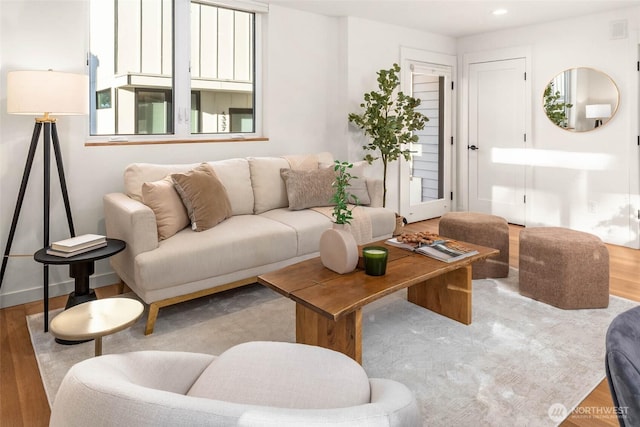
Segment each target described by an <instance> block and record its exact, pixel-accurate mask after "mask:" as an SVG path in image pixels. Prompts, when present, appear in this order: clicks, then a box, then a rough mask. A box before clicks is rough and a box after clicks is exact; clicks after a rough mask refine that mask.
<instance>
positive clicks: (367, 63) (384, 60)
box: [342, 18, 456, 212]
mask: <svg viewBox="0 0 640 427" xmlns="http://www.w3.org/2000/svg"><path fill="white" fill-rule="evenodd" d="M342 24H343V25H344V26H345V28H346V30H345V33H346V46H347V48H346V51H345V52H344V53H345V55H346V59H345V61H344V66H345V67H346V76H347V95H348V100H347V104H346V105H347V109H348V112H347V113H349V112H354V113H355V112H361V110H362V109H361V108H360V103H361V102H362V101H363V96H364V94H365V93H366V92H370V91H372V90H377V89H378V84H377V81H376V79H377V75H376V72H377V71H378V70H381V69H383V68H384V69H389V68H391V66H392V65H393V64H394V63H397V64H400V47H408V48H414V49H421V50H425V51H428V52H437V53H444V54H448V55H455V54H456V41H455V39H453V38H451V37H446V36H441V35H438V34H432V33H426V32H421V31H416V30H409V29H405V28H401V27H397V26H393V25H386V24H381V23H378V22H373V21H368V20H364V19H359V18H346V19H344V20H343V21H342ZM345 117H346V114H345ZM348 137H349V160H350V161H358V160H362V158H363V156H364V154H366V153H365V152H364V151H363V150H362V146H363V145H365V144H366V139H365V138H364V137H363V136H362V133H361V132H360V131H359V130H358V129H357V128H355V127H354V126H353V125H349V128H348ZM367 174H368V175H371V176H375V177H379V178H380V179H381V178H382V163H381V162H380V161H378V162H377V164H376V165H375V168H374V169H373V170H370V171H368V173H367ZM398 178H399V162H394V163H391V164H389V171H388V176H387V191H388V194H387V207H388V208H390V209H394V210H395V211H396V212H397V211H398V206H399V181H398Z"/></svg>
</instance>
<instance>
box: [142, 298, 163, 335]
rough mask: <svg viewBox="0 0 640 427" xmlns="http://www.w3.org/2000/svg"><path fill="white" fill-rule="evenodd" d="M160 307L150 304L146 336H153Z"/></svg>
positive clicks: (145, 330)
mask: <svg viewBox="0 0 640 427" xmlns="http://www.w3.org/2000/svg"><path fill="white" fill-rule="evenodd" d="M159 309H160V307H159V306H158V305H157V304H155V303H151V304H149V316H147V327H146V328H145V329H144V334H145V335H151V334H152V333H153V328H154V327H155V326H156V319H157V318H158V310H159Z"/></svg>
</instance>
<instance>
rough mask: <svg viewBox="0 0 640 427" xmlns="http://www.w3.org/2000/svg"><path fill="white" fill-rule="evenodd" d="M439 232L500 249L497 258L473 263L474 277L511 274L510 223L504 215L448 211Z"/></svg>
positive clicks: (446, 235) (483, 277)
mask: <svg viewBox="0 0 640 427" xmlns="http://www.w3.org/2000/svg"><path fill="white" fill-rule="evenodd" d="M438 234H440V235H441V236H444V237H449V238H451V239H455V240H461V241H463V242H469V243H474V244H476V245H481V246H486V247H489V248H494V249H498V250H499V251H500V254H499V255H498V256H497V257H493V258H487V259H486V260H483V261H477V262H474V263H473V267H472V273H473V278H474V279H486V278H487V277H507V276H508V275H509V225H508V224H507V220H505V219H504V218H501V217H499V216H495V215H488V214H483V213H476V212H448V213H446V214H444V215H443V216H442V218H440V225H439V229H438Z"/></svg>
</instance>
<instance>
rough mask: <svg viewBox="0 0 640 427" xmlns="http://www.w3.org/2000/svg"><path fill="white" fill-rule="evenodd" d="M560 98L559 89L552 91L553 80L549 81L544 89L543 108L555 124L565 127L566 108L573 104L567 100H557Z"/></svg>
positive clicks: (566, 124)
mask: <svg viewBox="0 0 640 427" xmlns="http://www.w3.org/2000/svg"><path fill="white" fill-rule="evenodd" d="M560 98H562V95H561V94H560V91H555V92H554V91H553V82H551V83H549V84H548V85H547V87H546V88H545V90H544V110H545V112H546V113H547V117H549V120H551V121H552V122H553V123H555V124H556V125H557V126H560V127H562V128H566V127H567V126H568V123H567V109H569V108H571V107H573V104H569V103H568V102H559V99H560Z"/></svg>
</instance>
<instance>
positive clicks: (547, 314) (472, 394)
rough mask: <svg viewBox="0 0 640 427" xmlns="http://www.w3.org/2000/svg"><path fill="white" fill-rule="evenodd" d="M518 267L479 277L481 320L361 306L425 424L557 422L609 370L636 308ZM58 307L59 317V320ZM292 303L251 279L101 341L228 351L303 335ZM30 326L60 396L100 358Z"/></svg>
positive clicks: (369, 343) (371, 362) (411, 308)
mask: <svg viewBox="0 0 640 427" xmlns="http://www.w3.org/2000/svg"><path fill="white" fill-rule="evenodd" d="M517 279H518V272H517V271H516V270H513V269H512V270H511V272H510V275H509V278H507V279H486V280H475V281H474V282H473V323H472V324H471V325H469V326H465V325H462V324H460V323H457V322H455V321H452V320H450V319H447V318H445V317H442V316H440V315H438V314H435V313H433V312H431V311H429V310H425V309H423V308H421V307H418V306H416V305H414V304H411V303H409V302H407V301H406V292H402V291H401V292H398V293H396V294H393V295H390V296H388V297H385V298H383V299H381V300H379V301H376V302H375V303H373V304H371V305H369V306H367V307H366V308H365V309H364V311H363V343H362V348H363V357H362V358H363V366H364V368H365V370H366V371H367V373H368V374H369V376H370V377H380V378H391V379H394V380H397V381H400V382H402V383H404V384H406V385H407V386H408V387H409V388H410V389H411V390H412V391H413V392H414V393H415V396H416V398H417V400H418V403H419V406H420V409H421V411H422V416H423V420H424V425H428V426H453V425H455V426H481V425H490V426H553V425H557V424H558V423H559V421H561V420H559V419H558V417H557V415H558V413H557V412H553V411H552V416H550V415H549V413H550V408H551V407H552V406H554V408H558V407H559V405H563V407H564V408H566V410H567V411H568V412H570V411H571V410H572V409H574V408H575V407H576V406H577V405H578V404H579V403H580V402H581V401H582V400H583V399H584V397H585V396H586V395H588V394H589V393H590V392H591V391H592V390H593V388H594V387H595V386H597V385H598V383H599V382H600V381H601V380H602V379H603V378H604V377H605V371H604V353H605V334H606V331H607V328H608V326H609V324H610V322H611V320H612V319H613V318H614V317H615V316H616V315H617V314H618V313H621V312H623V311H625V310H627V309H630V308H632V307H634V306H636V305H637V303H635V302H632V301H629V300H625V299H622V298H617V297H611V299H610V304H609V308H608V309H599V310H560V309H557V308H554V307H551V306H549V305H546V304H542V303H539V302H536V301H533V300H531V299H529V298H525V297H522V296H520V294H519V293H518V280H517ZM55 314H57V312H52V313H51V317H53V316H55ZM294 316H295V307H294V303H293V302H292V301H290V300H288V299H285V298H283V297H281V296H279V295H278V294H276V293H275V292H273V291H271V290H269V289H267V288H264V287H262V286H260V285H250V286H247V287H243V288H240V289H236V290H232V291H229V292H225V293H222V294H218V295H214V296H211V297H208V298H202V299H199V300H196V301H191V302H187V303H183V304H179V305H176V306H173V307H167V308H163V309H162V310H160V315H159V317H158V322H157V323H156V328H155V332H154V333H153V334H152V335H150V336H145V335H144V318H143V319H141V320H140V321H139V322H138V323H137V324H135V325H134V326H133V327H131V328H130V329H128V330H125V331H122V332H119V333H117V334H114V335H110V336H107V337H105V338H104V339H103V353H104V354H109V353H121V352H125V351H134V350H151V349H154V350H156V349H160V350H180V351H193V352H203V353H210V354H220V353H221V352H223V351H224V350H226V349H227V348H229V347H231V346H233V345H235V344H238V343H241V342H246V341H252V340H273V341H290V342H293V341H294V340H295V326H294ZM42 320H43V315H42V314H36V315H31V316H28V319H27V321H28V326H29V331H30V333H31V338H32V342H33V346H34V349H35V353H36V358H37V360H38V365H39V367H40V373H41V376H42V380H43V383H44V386H45V390H46V392H47V396H48V398H49V402H50V403H52V402H53V401H54V399H55V394H56V390H57V389H58V387H59V384H60V382H61V381H62V378H63V377H64V375H65V373H66V372H67V370H68V369H69V368H70V367H71V366H72V365H73V364H74V363H76V362H79V361H81V360H84V359H86V358H89V357H92V356H93V351H94V348H93V347H94V344H93V342H88V343H83V344H78V345H72V346H65V345H60V344H57V343H56V342H55V341H54V339H53V337H52V336H51V335H50V334H46V333H43V331H42Z"/></svg>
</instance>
